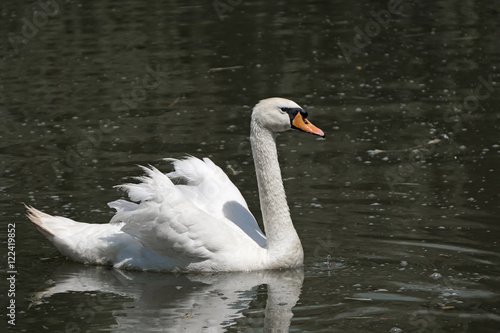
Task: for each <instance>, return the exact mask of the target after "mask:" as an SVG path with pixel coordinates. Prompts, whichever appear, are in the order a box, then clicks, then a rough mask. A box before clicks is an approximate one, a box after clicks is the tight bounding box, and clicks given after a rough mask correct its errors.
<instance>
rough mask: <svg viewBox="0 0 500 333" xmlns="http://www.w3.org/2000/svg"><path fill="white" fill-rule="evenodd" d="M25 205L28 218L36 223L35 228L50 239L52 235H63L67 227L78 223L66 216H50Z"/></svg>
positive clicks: (52, 237) (52, 238) (69, 227)
mask: <svg viewBox="0 0 500 333" xmlns="http://www.w3.org/2000/svg"><path fill="white" fill-rule="evenodd" d="M25 206H26V209H27V210H28V214H27V216H28V218H29V219H30V220H31V222H33V223H34V224H35V225H36V227H37V229H38V230H39V231H40V232H41V233H42V234H43V235H44V236H45V237H47V238H48V239H50V240H51V241H53V240H54V237H61V236H63V234H64V233H66V232H67V230H68V229H71V227H73V226H74V225H76V224H78V222H75V221H73V220H70V219H68V218H65V217H61V216H52V215H49V214H46V213H44V212H42V211H39V210H38V209H36V208H33V207H31V206H27V205H25Z"/></svg>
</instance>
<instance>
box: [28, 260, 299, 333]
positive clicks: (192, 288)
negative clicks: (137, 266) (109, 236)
mask: <svg viewBox="0 0 500 333" xmlns="http://www.w3.org/2000/svg"><path fill="white" fill-rule="evenodd" d="M52 280H53V281H51V282H50V286H49V287H47V288H45V289H43V290H41V291H39V292H37V293H36V294H35V295H34V300H33V304H32V308H33V307H37V306H43V303H49V304H50V303H51V299H55V298H57V297H58V296H59V298H58V302H60V296H64V297H65V302H64V307H65V310H64V311H67V308H68V302H74V304H75V305H74V307H75V308H76V309H75V312H74V313H75V314H73V315H72V318H71V320H70V321H71V322H68V320H67V319H66V330H67V329H68V326H69V327H70V328H72V327H73V328H75V329H78V330H81V331H82V332H83V331H86V329H85V326H92V327H93V328H94V329H99V330H102V329H106V330H111V331H114V330H117V331H120V332H123V331H129V330H130V331H134V332H137V330H138V329H140V330H141V331H152V330H154V331H160V332H222V331H225V330H226V329H227V328H229V327H230V326H234V325H238V324H239V325H244V326H251V327H260V328H262V326H264V331H271V332H287V331H288V328H289V326H290V320H291V318H292V317H293V313H292V308H293V307H294V306H295V304H296V303H297V301H298V299H299V296H300V291H301V288H302V283H303V280H304V272H303V269H302V268H299V269H293V270H281V271H279V270H276V271H256V272H232V273H203V274H189V275H188V274H179V275H175V274H162V273H148V272H136V271H124V270H118V269H114V268H109V267H95V266H84V265H78V264H75V263H65V264H63V265H62V266H61V267H60V268H59V269H58V270H57V271H56V272H55V273H54V275H53V277H52ZM262 285H266V286H267V303H266V307H265V313H263V311H262V309H259V308H258V307H257V308H255V305H253V306H252V304H251V302H252V301H255V300H256V298H257V294H258V288H259V287H260V286H262ZM75 292H85V294H84V298H85V299H87V300H89V301H88V302H87V301H83V302H81V299H80V298H78V297H76V295H75ZM73 297H74V298H78V300H76V301H74V300H73V301H72V300H70V299H71V298H73ZM124 297H125V298H127V300H126V301H125V302H121V301H120V302H117V301H116V300H117V299H120V300H122V299H123V298H124ZM68 299H69V300H68ZM111 299H113V300H112V301H111ZM58 302H55V304H52V305H51V309H54V308H55V307H58V306H59V304H60V303H58ZM82 303H83V304H82ZM71 307H72V306H71V305H70V306H69V308H71ZM252 308H253V309H252ZM52 311H54V310H52ZM70 311H71V310H70ZM106 312H108V313H109V315H111V316H112V317H113V320H112V321H111V325H110V321H109V320H101V319H99V320H101V321H102V323H99V322H97V321H98V319H97V315H99V316H102V314H103V313H104V314H105V313H106ZM109 315H107V317H109ZM263 317H264V318H263ZM113 321H114V322H115V323H113ZM262 321H263V323H262ZM44 326H47V325H44ZM48 328H49V329H50V327H48Z"/></svg>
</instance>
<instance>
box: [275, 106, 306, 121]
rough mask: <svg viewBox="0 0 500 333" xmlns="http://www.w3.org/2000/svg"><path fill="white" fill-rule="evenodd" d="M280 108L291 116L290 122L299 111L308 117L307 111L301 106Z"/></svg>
mask: <svg viewBox="0 0 500 333" xmlns="http://www.w3.org/2000/svg"><path fill="white" fill-rule="evenodd" d="M280 109H281V111H284V112H286V113H288V115H289V116H290V122H293V119H295V116H296V115H297V113H300V114H301V115H302V117H303V118H304V119H305V118H307V112H306V111H304V110H303V109H301V108H280Z"/></svg>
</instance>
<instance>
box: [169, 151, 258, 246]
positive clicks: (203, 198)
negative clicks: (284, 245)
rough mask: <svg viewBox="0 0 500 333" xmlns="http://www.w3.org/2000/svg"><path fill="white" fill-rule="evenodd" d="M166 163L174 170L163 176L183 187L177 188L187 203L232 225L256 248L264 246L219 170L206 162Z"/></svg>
mask: <svg viewBox="0 0 500 333" xmlns="http://www.w3.org/2000/svg"><path fill="white" fill-rule="evenodd" d="M167 160H169V161H172V162H173V165H174V168H175V171H174V172H171V173H169V174H167V176H168V177H170V178H171V179H180V180H181V181H182V182H183V183H185V185H178V186H177V187H179V189H180V190H181V191H182V192H183V193H185V195H186V196H187V197H189V199H190V200H191V202H193V203H194V204H195V205H196V206H197V207H198V208H200V209H201V210H202V211H204V212H206V213H208V214H210V215H211V216H213V217H214V218H216V219H222V220H224V221H226V222H227V223H231V224H234V225H236V226H237V227H238V228H240V229H241V230H242V231H243V232H245V233H246V234H247V235H248V236H249V237H250V238H252V239H253V240H254V241H255V242H256V243H257V244H259V245H260V246H265V245H266V238H265V236H264V234H263V233H262V231H261V230H260V228H259V226H258V224H257V221H256V220H255V218H254V217H253V215H252V213H250V211H249V209H248V205H247V203H246V201H245V199H244V198H243V196H242V195H241V193H240V191H239V190H238V188H237V187H236V186H235V185H234V184H233V183H232V182H231V180H230V179H229V177H228V176H227V175H226V174H225V173H224V171H222V169H221V168H219V167H218V166H217V165H215V164H214V163H213V162H212V161H211V160H210V159H209V158H204V159H203V160H200V159H197V158H195V157H188V158H186V159H183V160H175V159H167Z"/></svg>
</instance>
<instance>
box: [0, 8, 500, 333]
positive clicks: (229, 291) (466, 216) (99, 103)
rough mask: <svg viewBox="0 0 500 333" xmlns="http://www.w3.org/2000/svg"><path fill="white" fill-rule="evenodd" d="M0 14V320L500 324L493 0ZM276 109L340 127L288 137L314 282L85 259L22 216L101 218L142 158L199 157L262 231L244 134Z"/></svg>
mask: <svg viewBox="0 0 500 333" xmlns="http://www.w3.org/2000/svg"><path fill="white" fill-rule="evenodd" d="M0 10H1V11H0V13H1V16H2V20H1V21H0V31H1V35H2V36H3V39H2V41H1V42H0V43H1V46H0V58H1V61H0V66H1V70H0V96H1V101H0V114H1V119H2V120H1V123H0V124H1V125H0V131H1V132H0V137H1V140H0V171H1V172H0V206H1V209H0V219H1V220H0V223H1V228H0V239H1V253H2V264H1V265H0V267H2V270H3V272H4V273H5V274H4V276H7V277H10V276H11V275H13V276H14V278H15V283H12V282H13V280H7V279H6V278H3V279H2V282H1V283H0V287H1V288H2V289H1V293H0V294H1V308H2V309H3V310H2V317H3V318H2V321H3V322H2V326H3V327H7V328H9V329H10V330H11V331H19V332H33V331H37V332H100V331H107V332H138V331H139V332H149V331H155V332H181V331H184V332H223V331H227V332H260V331H266V332H267V331H269V332H285V331H291V332H302V331H307V332H321V331H323V332H386V333H389V332H392V333H398V332H498V331H500V294H499V293H500V270H499V261H500V260H499V259H500V249H499V237H498V235H499V232H500V225H499V222H500V221H499V214H500V204H499V202H500V200H499V199H500V196H499V186H500V169H499V165H500V164H499V163H500V135H499V134H500V132H499V130H500V111H499V110H498V105H499V104H500V94H499V88H500V87H499V84H498V82H499V81H500V69H499V68H498V65H499V63H500V45H499V42H498V40H499V31H500V26H499V22H500V20H499V18H500V4H499V3H493V2H487V1H460V2H456V1H451V0H443V1H421V2H416V1H402V2H397V1H388V2H386V1H372V2H364V1H362V2H357V3H356V2H352V1H351V2H347V1H338V0H337V1H329V2H326V1H302V2H296V1H293V2H285V1H279V2H266V1H243V0H240V1H228V0H220V1H219V0H216V1H214V2H210V1H208V2H207V1H205V2H201V1H195V2H193V1H191V2H189V3H185V2H182V1H169V2H168V4H160V3H146V2H139V1H135V2H132V1H129V2H120V3H113V2H109V1H102V2H91V3H87V2H83V1H72V0H69V1H62V0H58V1H56V0H52V2H51V1H50V0H46V1H42V2H32V1H22V2H18V1H12V0H8V1H3V2H2V4H1V5H0ZM153 78H154V79H153ZM271 96H281V97H286V98H290V99H293V100H295V101H296V102H297V103H299V104H300V105H301V106H302V107H304V108H305V109H306V110H307V111H308V112H309V115H310V116H309V117H310V119H311V121H312V122H313V123H314V124H315V125H317V126H318V127H320V128H321V129H323V130H324V131H325V132H326V139H321V138H316V137H313V136H310V135H306V134H303V133H296V132H294V133H292V132H288V133H284V134H281V135H279V137H278V145H279V147H278V149H279V153H280V162H281V165H282V173H283V178H284V180H285V188H286V191H287V197H288V202H289V205H290V209H291V214H292V218H293V220H294V224H295V227H296V229H297V231H298V233H299V236H300V238H301V240H302V244H303V247H304V251H305V266H304V268H303V269H299V270H296V271H278V272H255V273H245V274H241V273H232V274H222V273H221V274H205V275H174V274H162V273H147V272H130V271H119V270H114V269H110V268H107V267H93V266H85V265H81V264H78V263H73V262H71V261H70V260H68V259H65V258H64V257H63V256H62V255H61V254H60V253H59V252H58V251H57V250H56V249H55V248H54V247H53V246H52V244H51V243H50V242H49V241H48V240H46V239H45V238H44V237H43V236H42V235H41V234H40V233H39V232H38V231H37V230H36V229H35V228H34V227H33V226H32V225H31V224H30V223H29V222H28V220H27V218H26V217H25V208H24V206H23V205H22V203H26V204H29V205H33V206H34V207H36V208H38V209H41V210H44V211H46V212H47V213H49V214H56V215H62V216H66V217H70V218H73V219H75V220H77V221H85V222H90V223H105V222H107V221H109V219H110V218H111V216H112V214H113V212H112V211H111V210H110V209H109V208H108V207H107V205H106V203H107V202H109V201H112V200H115V199H117V198H120V197H122V196H123V193H120V192H118V191H117V190H116V189H114V188H113V186H114V185H117V184H121V183H124V182H129V181H131V180H132V178H131V177H132V176H137V175H139V174H140V170H139V168H138V167H137V164H142V165H147V164H152V165H155V166H157V167H158V168H160V169H161V170H164V171H165V172H167V171H169V170H170V166H169V165H168V164H167V163H165V162H163V161H161V160H160V159H161V158H164V157H182V156H184V155H185V154H191V155H194V156H197V157H205V156H208V157H210V158H211V159H212V160H213V161H214V162H215V163H216V164H218V165H219V166H221V167H222V168H223V169H224V170H226V171H227V172H228V174H229V176H230V178H231V180H232V181H233V182H234V183H235V184H236V185H237V186H238V188H239V189H240V190H241V192H242V194H243V196H244V197H245V198H246V200H247V202H248V204H249V206H250V208H251V210H252V211H253V212H254V215H255V216H256V217H257V219H258V221H259V223H260V222H261V218H260V214H259V201H258V193H257V184H256V179H255V172H254V169H253V161H252V157H251V151H250V145H249V142H248V137H249V123H250V113H251V108H252V106H253V105H255V103H256V102H257V101H258V100H259V99H262V98H267V97H271ZM497 103H499V104H497ZM12 224H15V226H13V225H12ZM12 229H14V230H12ZM9 233H10V234H11V235H10V236H9ZM13 233H15V238H14V239H15V243H12V242H11V243H9V239H12V238H13V237H11V236H13V235H12V234H13ZM9 245H10V246H11V248H10V249H9ZM13 246H15V248H13ZM9 250H14V251H15V262H12V259H9V257H12V256H11V255H10V256H9V255H8V251H9ZM9 260H10V263H9ZM9 264H10V265H13V266H9ZM12 271H15V272H16V273H11V272H12ZM12 292H14V293H15V295H14V294H12ZM12 301H14V302H15V303H14V304H15V311H14V312H13V313H14V315H15V321H14V322H12V320H13V319H12V317H8V316H7V314H9V313H12V311H11V310H9V309H7V307H8V306H10V304H12V303H11V302H12ZM6 309H7V310H6ZM9 321H11V322H10V323H9ZM12 323H15V326H14V325H12Z"/></svg>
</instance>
